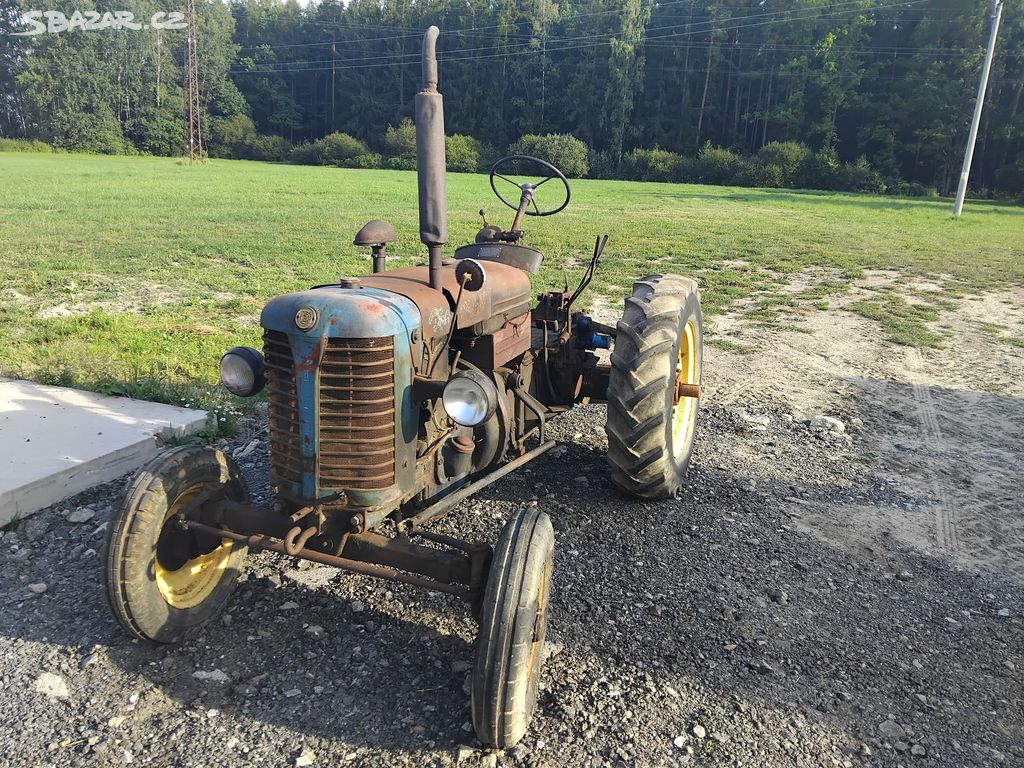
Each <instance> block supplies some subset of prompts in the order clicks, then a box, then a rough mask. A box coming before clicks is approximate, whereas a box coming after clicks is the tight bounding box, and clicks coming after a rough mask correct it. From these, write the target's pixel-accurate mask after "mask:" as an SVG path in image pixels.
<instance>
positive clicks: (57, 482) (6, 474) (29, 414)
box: [0, 380, 206, 525]
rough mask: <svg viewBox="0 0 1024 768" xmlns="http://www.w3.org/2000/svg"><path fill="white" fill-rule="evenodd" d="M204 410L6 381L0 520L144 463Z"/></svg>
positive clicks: (1, 393)
mask: <svg viewBox="0 0 1024 768" xmlns="http://www.w3.org/2000/svg"><path fill="white" fill-rule="evenodd" d="M205 425H206V412H205V411H196V410H191V409H189V408H178V407H175V406H172V405H162V404H160V403H148V402H144V401H142V400H130V399H128V398H124V397H106V396H104V395H98V394H96V393H95V392H83V391H81V390H77V389H66V388H64V387H50V386H46V385H43V384H33V383H32V382H28V381H8V380H0V525H5V524H6V523H8V522H10V521H11V520H13V519H14V518H22V517H25V516H26V515H30V514H32V513H33V512H35V511H37V510H39V509H42V508H44V507H48V506H50V505H51V504H55V503H56V502H58V501H61V500H63V499H66V498H67V497H69V496H73V495H75V494H76V493H81V492H82V491H84V490H87V489H88V488H91V487H93V486H94V485H99V484H100V483H105V482H108V481H110V480H113V479H115V478H117V477H120V476H121V475H123V474H125V473H127V472H131V471H132V470H134V469H137V468H138V467H140V466H142V464H144V463H145V462H146V461H148V460H149V459H150V458H151V457H152V456H154V455H155V454H156V453H157V452H158V450H159V443H158V441H157V437H171V436H184V435H188V434H191V433H193V432H195V431H197V430H199V429H202V428H203V427H204V426H205Z"/></svg>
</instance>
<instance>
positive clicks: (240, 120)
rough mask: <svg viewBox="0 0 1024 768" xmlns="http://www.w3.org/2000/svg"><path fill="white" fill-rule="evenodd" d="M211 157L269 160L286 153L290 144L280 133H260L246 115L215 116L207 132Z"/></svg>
mask: <svg viewBox="0 0 1024 768" xmlns="http://www.w3.org/2000/svg"><path fill="white" fill-rule="evenodd" d="M207 136H208V137H209V138H208V149H209V152H210V156H211V157H223V158H226V159H228V160H271V161H279V160H284V159H285V158H286V157H288V155H289V152H290V150H291V144H290V143H289V142H288V140H287V139H285V138H283V137H281V136H261V135H260V134H258V133H256V126H255V124H254V123H253V121H252V120H251V119H250V118H248V117H247V116H246V115H232V116H231V117H225V118H221V119H218V120H214V121H213V124H212V125H211V126H210V131H209V133H208V134H207Z"/></svg>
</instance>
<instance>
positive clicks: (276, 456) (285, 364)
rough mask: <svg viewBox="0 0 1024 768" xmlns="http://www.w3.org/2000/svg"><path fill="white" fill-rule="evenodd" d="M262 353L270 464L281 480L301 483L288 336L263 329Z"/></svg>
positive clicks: (296, 418)
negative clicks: (264, 362) (264, 372)
mask: <svg viewBox="0 0 1024 768" xmlns="http://www.w3.org/2000/svg"><path fill="white" fill-rule="evenodd" d="M263 357H264V359H265V361H266V375H267V420H268V422H269V424H270V468H271V470H272V472H273V474H274V475H276V476H277V477H278V478H280V479H281V480H287V481H289V482H292V483H301V482H302V454H301V452H300V450H299V417H298V404H297V402H296V399H295V367H294V365H293V363H292V350H291V345H290V344H289V343H288V337H287V336H286V335H285V334H283V333H281V332H279V331H264V333H263Z"/></svg>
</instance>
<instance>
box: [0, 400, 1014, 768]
mask: <svg viewBox="0 0 1024 768" xmlns="http://www.w3.org/2000/svg"><path fill="white" fill-rule="evenodd" d="M603 425H604V410H603V408H601V407H598V406H587V407H582V408H579V409H577V410H576V411H574V412H571V413H569V414H567V415H565V416H563V417H561V419H560V420H559V421H558V422H557V423H556V425H555V428H554V433H555V434H554V436H555V437H556V438H558V439H559V440H561V441H563V442H564V444H563V445H562V446H560V447H558V448H556V449H555V450H554V451H552V452H551V453H550V454H549V455H548V456H546V457H544V458H542V459H540V460H538V461H537V462H534V463H533V464H531V465H530V467H528V468H527V469H526V470H525V471H521V472H519V473H517V474H513V475H512V476H510V477H509V478H507V479H505V480H503V481H501V482H499V483H498V484H496V485H494V486H492V487H491V488H489V489H487V490H486V491H484V492H483V493H481V494H480V495H478V496H477V497H476V498H475V499H473V500H471V501H470V502H467V503H464V504H462V505H461V506H460V507H459V508H458V509H457V510H456V512H455V513H454V514H453V515H452V516H451V517H449V518H448V519H447V520H445V521H443V522H442V523H441V524H440V525H439V526H438V528H439V529H440V530H444V531H450V532H455V533H458V534H460V535H462V536H465V537H467V538H474V537H482V538H487V539H490V540H493V539H494V538H495V537H496V534H497V531H498V530H499V528H500V526H501V524H502V523H503V521H504V520H505V519H506V518H507V517H508V515H510V514H511V513H512V512H513V511H514V510H515V509H517V508H518V507H519V506H521V505H523V504H534V503H535V504H539V505H540V506H541V508H543V509H544V510H546V511H547V512H549V513H550V514H551V516H552V518H553V521H554V525H555V530H556V535H557V539H558V544H557V549H556V582H555V583H556V589H557V592H556V594H555V597H554V600H553V603H552V605H551V615H550V622H551V624H550V630H549V635H550V638H549V643H548V646H547V652H548V660H547V663H546V666H545V669H544V675H543V680H542V691H541V696H540V704H539V708H538V713H537V716H536V719H535V720H534V723H533V726H532V727H531V729H530V731H529V732H528V734H527V736H526V738H525V739H524V740H523V742H522V743H521V744H519V745H518V746H516V747H515V748H514V749H512V750H510V751H508V752H505V753H493V752H485V751H483V750H480V749H479V748H478V747H477V746H476V745H475V739H474V737H473V734H472V729H471V726H470V724H469V704H468V697H467V695H466V690H468V686H467V681H466V677H467V670H468V669H469V665H470V661H471V656H472V642H473V637H474V633H475V625H474V623H473V622H472V621H471V620H470V618H469V617H468V614H467V610H466V608H465V607H464V606H463V605H462V604H461V603H459V602H457V601H456V600H454V599H452V598H448V597H446V596H443V595H440V594H432V593H425V592H422V591H419V590H416V589H413V588H411V587H405V586H404V585H394V584H387V583H382V582H374V581H372V580H369V579H366V578H363V577H360V576H354V575H345V574H340V573H338V572H336V571H334V570H332V569H330V568H327V567H321V566H310V565H309V564H302V565H298V564H297V563H296V562H295V561H292V560H286V559H283V558H278V557H276V556H274V555H272V554H270V553H261V554H259V555H255V556H252V557H251V558H250V564H251V567H250V569H249V571H248V574H247V575H246V576H244V577H243V579H244V581H243V582H242V583H241V584H240V586H239V588H238V591H237V592H236V594H235V597H234V599H233V602H232V604H231V608H230V610H229V612H228V613H226V614H225V615H224V616H223V619H222V621H220V622H219V623H216V624H214V625H211V626H209V627H208V628H207V629H206V630H205V631H204V632H203V633H202V634H200V635H198V636H196V637H195V638H194V639H192V640H191V641H190V642H188V643H187V644H185V645H182V646H177V647H153V646H150V645H147V644H142V643H138V642H133V641H130V640H128V639H127V638H126V637H125V636H124V635H123V634H122V633H121V631H120V630H119V629H118V627H117V626H116V625H115V623H114V621H113V619H112V618H111V617H110V614H109V613H108V611H107V608H106V605H105V602H104V597H103V594H102V590H101V584H100V567H99V566H100V563H99V556H98V554H97V553H98V552H99V550H101V548H102V543H103V538H104V534H105V528H106V525H107V519H108V516H109V514H110V509H111V505H113V504H114V503H115V500H116V498H117V496H118V494H119V493H120V489H121V487H122V486H123V481H122V482H120V483H113V484H111V485H108V486H105V487H102V488H99V489H97V490H95V491H92V492H90V493H88V494H85V495H83V496H80V497H78V498H76V499H72V500H70V501H69V502H66V503H64V504H62V505H60V506H59V507H57V508H53V509H50V510H46V511H44V512H42V513H41V514H38V515H36V516H34V517H32V518H30V519H29V520H27V521H25V522H23V523H22V524H21V525H20V526H19V527H17V528H16V529H14V530H10V531H7V532H5V533H4V534H3V537H2V538H0V712H2V715H0V720H2V722H3V727H2V729H0V734H2V735H0V755H2V757H0V763H4V764H8V765H12V766H35V765H40V766H43V765H58V766H79V765H97V766H107V765H120V764H126V763H131V764H137V765H156V766H203V765H208V766H214V765H216V766H220V765H268V766H281V765H307V764H311V765H318V766H319V765H373V766H377V765H409V766H424V765H453V764H456V763H458V764H463V765H495V764H497V765H531V766H566V767H567V766H587V765H594V766H598V765H601V766H604V765H626V766H633V765H636V766H660V765H680V764H684V763H689V764H693V765H708V766H734V765H747V766H792V765H797V766H832V765H839V766H852V765H858V766H859V765H878V766H898V765H905V766H939V765H942V766H991V765H996V764H1000V763H1005V764H1007V765H1021V764H1024V714H1022V709H1024V680H1022V678H1024V672H1022V670H1024V639H1022V638H1024V635H1022V618H1021V617H1022V615H1024V596H1022V591H1021V588H1020V587H1019V586H1018V585H1017V584H1015V583H1013V582H1012V581H1010V580H1009V579H1008V578H1006V577H1003V576H1000V574H999V573H995V572H984V573H983V572H972V571H968V570H961V569H957V568H956V567H953V566H951V565H949V564H948V563H947V561H946V560H943V559H937V558H931V557H927V556H925V555H922V554H919V553H918V552H917V551H912V550H909V549H907V548H906V547H905V545H904V544H902V543H900V542H899V541H898V540H897V539H896V538H894V537H891V538H887V537H885V536H881V537H880V539H879V542H880V543H879V544H877V545H870V546H869V545H864V546H863V547H860V548H851V547H849V546H843V547H840V546H838V545H835V546H834V545H833V544H832V543H830V541H829V538H828V536H827V535H822V533H821V532H820V531H818V532H817V533H815V532H813V531H811V532H809V531H808V530H807V529H806V526H805V525H802V522H803V518H804V515H805V511H807V510H814V511H815V514H816V515H817V516H820V515H821V514H822V512H823V511H824V512H826V513H827V512H828V511H829V510H830V509H833V508H834V509H835V510H837V512H836V514H837V515H839V516H840V517H837V518H836V519H835V520H833V521H832V524H833V525H835V526H843V525H844V521H843V519H842V517H841V515H842V514H844V512H842V511H841V510H844V509H850V508H853V507H854V506H859V507H865V506H875V507H879V508H886V509H889V510H892V509H896V510H900V509H902V510H905V512H906V514H908V515H910V514H913V513H914V512H915V511H919V510H920V509H921V507H922V506H923V505H926V504H927V500H926V499H923V498H921V497H919V496H917V495H915V494H913V493H910V492H909V491H907V490H906V489H903V488H901V487H900V485H899V483H896V482H893V481H891V480H888V481H887V480H884V479H882V476H881V475H876V474H873V470H872V467H871V465H870V464H869V463H864V462H860V461H854V460H851V456H854V455H855V454H856V449H857V446H858V444H859V441H860V440H861V434H860V432H859V431H858V430H857V429H856V428H855V427H852V426H851V429H850V430H848V431H847V432H844V433H841V432H838V431H833V430H832V429H829V428H828V426H827V425H826V426H823V427H815V428H812V427H810V426H809V425H807V424H806V423H805V422H804V421H802V420H801V419H799V418H797V419H794V417H793V413H792V412H791V411H789V410H787V409H785V408H782V407H779V408H774V407H773V408H765V407H763V406H760V407H759V406H757V405H753V404H747V405H745V406H744V407H739V406H735V405H734V406H730V407H728V408H726V407H720V406H719V407H716V406H711V407H709V408H707V409H705V411H704V412H703V413H702V416H701V424H700V429H699V433H698V434H699V437H698V446H697V453H696V456H695V459H694V464H693V468H692V469H691V475H690V484H689V487H688V489H687V491H686V493H685V495H684V496H683V497H682V498H681V499H679V500H677V501H666V502H660V503H654V504H640V503H636V502H634V501H631V500H629V499H627V498H625V497H623V496H621V495H620V494H618V493H617V492H615V491H614V490H613V489H612V487H611V485H610V483H609V481H608V479H607V477H606V475H607V472H606V468H605V463H604V449H605V445H606V443H605V438H604V433H603ZM222 447H223V448H224V449H225V450H227V451H231V452H236V453H243V452H245V451H248V453H247V454H246V455H245V456H244V457H242V458H240V459H239V460H240V461H241V462H242V463H243V466H244V469H245V471H246V473H247V474H248V476H249V479H250V483H251V486H252V488H253V490H254V495H256V496H257V497H264V498H265V497H266V495H267V493H268V488H267V481H266V464H267V456H266V447H265V444H264V443H263V442H262V441H261V440H259V439H257V440H256V441H252V440H250V439H240V440H237V441H233V442H229V443H226V444H225V445H224V446H222Z"/></svg>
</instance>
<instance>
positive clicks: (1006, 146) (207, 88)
mask: <svg viewBox="0 0 1024 768" xmlns="http://www.w3.org/2000/svg"><path fill="white" fill-rule="evenodd" d="M19 3H22V0H0V137H15V138H19V139H27V140H38V141H42V142H46V143H47V144H50V145H54V146H57V147H63V148H68V149H87V150H91V151H101V152H132V151H137V152H147V153H153V154H167V155H173V154H178V153H180V151H181V147H182V145H183V143H184V122H183V116H182V77H181V62H182V49H183V33H182V32H180V31H172V30H143V31H130V30H115V29H107V30H104V31H99V32H86V31H70V32H65V33H62V34H42V35H38V36H34V37H17V36H12V35H11V34H10V32H11V31H15V30H18V29H23V28H24V27H23V26H19V23H20V22H19V17H20V15H21V13H22V10H23V8H24V7H25V6H24V5H23V4H21V5H19ZM50 5H52V6H53V7H54V9H55V10H57V9H60V10H64V11H65V12H66V13H67V14H68V15H70V14H71V13H72V12H73V11H74V10H84V6H86V5H88V6H89V7H90V8H92V7H94V6H93V5H92V4H89V3H82V2H77V0H59V1H58V2H54V3H51V4H50ZM117 7H118V8H127V9H129V10H131V11H133V12H134V13H135V16H136V18H137V19H144V18H148V17H149V16H150V15H151V14H152V13H154V12H156V11H161V10H163V11H166V10H171V9H169V8H164V7H162V6H161V5H160V3H159V1H158V0H127V1H126V2H119V3H118V4H117ZM95 8H96V10H105V7H104V6H103V5H102V3H101V4H99V5H96V6H95ZM989 9H990V4H989V3H988V2H987V1H986V0H902V2H895V0H661V1H660V2H653V0H587V2H583V1H582V0H423V1H416V2H414V1H413V0H350V2H347V3H342V2H338V1H337V0H335V1H334V2H322V3H319V4H310V5H308V6H306V7H303V6H301V5H299V4H298V3H297V2H295V1H294V0H288V1H287V2H280V1H279V0H234V1H233V2H230V3H228V4H224V3H222V2H220V1H219V0H212V1H211V0H199V1H198V2H197V11H198V13H199V25H198V35H197V37H198V45H199V54H200V55H199V66H200V79H201V85H202V96H203V101H204V107H205V112H206V121H205V123H204V129H205V130H206V134H207V137H208V139H209V140H210V147H211V152H213V153H215V154H216V153H220V154H222V155H231V156H251V157H262V158H267V159H281V160H287V159H290V160H292V161H295V162H320V163H331V164H341V165H344V164H349V165H353V164H355V165H358V164H362V165H364V166H368V167H378V166H388V165H390V167H404V166H403V163H406V161H407V160H408V158H405V159H402V153H401V151H395V150H394V148H395V147H397V146H398V145H397V144H396V143H395V142H396V141H397V140H398V139H397V138H396V137H400V134H401V131H402V130H404V129H403V120H404V119H407V118H409V117H410V115H411V105H412V98H413V95H414V94H415V92H416V91H417V90H418V88H419V77H420V74H419V47H420V36H421V34H422V30H423V29H424V28H425V27H426V26H427V25H428V24H432V23H433V24H437V25H438V26H439V27H440V28H441V30H442V35H441V38H440V41H439V58H440V59H441V90H442V91H443V93H444V95H445V102H446V121H447V127H448V130H449V132H450V133H451V134H453V135H456V136H458V137H459V138H458V139H457V141H456V142H455V145H454V149H455V150H456V152H457V154H458V152H461V153H462V154H461V155H459V157H461V158H462V161H461V162H463V164H464V165H465V166H466V169H469V168H468V166H469V165H470V164H471V163H470V160H469V159H467V157H471V156H475V157H476V162H477V163H480V164H484V163H485V162H486V161H487V160H488V159H490V158H492V157H493V156H496V155H499V154H501V153H503V152H504V151H506V150H507V149H508V148H509V147H510V146H512V145H515V144H517V143H518V144H519V145H520V146H522V145H523V142H526V144H528V145H530V146H533V147H535V148H536V147H538V146H540V147H542V148H543V147H549V148H550V147H555V146H558V147H563V148H565V147H568V146H570V145H571V147H572V149H571V152H573V153H576V155H578V153H579V148H578V147H577V146H576V144H572V143H571V142H570V141H569V139H570V138H571V139H573V140H578V142H581V143H582V146H583V147H584V150H583V151H584V152H585V154H586V162H585V166H586V169H587V170H586V172H587V173H589V174H590V175H595V176H611V177H614V176H623V177H633V178H652V179H665V180H676V179H691V178H692V179H698V178H699V179H704V178H707V175H708V174H707V172H706V169H707V168H708V167H711V166H714V167H715V168H718V165H722V164H724V167H725V168H726V169H727V170H728V173H727V174H726V173H725V171H721V169H718V170H716V171H715V172H714V174H712V175H715V174H717V175H718V176H723V174H725V175H724V176H723V177H724V178H725V179H726V180H727V181H730V182H732V183H750V184H767V185H780V184H781V185H789V186H793V185H803V184H808V183H809V184H810V185H812V186H829V185H830V184H833V185H836V186H842V185H843V184H846V183H847V181H849V180H853V181H849V184H848V185H847V186H849V185H852V186H853V187H854V188H874V187H877V186H878V185H879V184H880V185H881V186H882V188H884V189H889V190H891V191H907V190H908V189H910V188H911V187H910V185H916V187H915V188H920V189H924V190H930V189H934V190H936V191H938V192H941V193H948V192H950V191H951V189H952V188H954V187H955V183H956V178H957V176H958V173H959V165H960V161H961V159H962V153H963V147H964V142H965V140H966V134H967V128H968V125H969V121H970V115H971V110H972V107H973V102H974V94H975V89H976V87H977V81H978V75H979V72H980V68H981V59H982V55H983V52H984V44H985V39H986V34H987V29H988V24H989ZM406 127H407V124H406ZM389 129H391V132H392V135H391V140H390V143H389V139H388V135H389ZM339 137H344V138H339ZM349 140H351V141H354V142H356V144H351V143H349V144H348V145H346V146H345V147H342V146H341V145H342V144H344V143H345V142H349ZM531 142H532V143H531ZM339 147H341V148H340V149H339ZM346 147H347V148H346ZM339 153H340V154H339ZM574 156H575V155H574ZM356 158H361V159H360V160H357V159H356ZM396 158H397V159H396ZM776 160H778V162H776ZM716 163H717V164H718V165H715V164H716ZM406 164H407V163H406ZM701 169H704V170H701ZM780 169H781V170H780ZM785 169H789V170H785ZM815 169H818V171H820V173H821V174H824V175H823V176H822V179H825V178H826V177H827V178H828V179H831V180H832V181H831V182H828V181H823V180H820V179H819V180H816V177H815V175H814V173H815ZM784 170H785V173H783V171H784ZM780 174H781V175H780ZM865 178H866V179H867V180H868V181H867V182H866V183H865V182H864V181H863V180H864V179H865ZM844 180H847V181H844ZM971 187H972V191H973V192H974V193H975V194H985V193H992V194H994V193H1011V194H1012V193H1019V192H1020V191H1021V190H1024V8H1022V4H1021V0H1011V1H1010V2H1007V3H1006V8H1005V11H1004V20H1003V27H1002V29H1001V32H1000V38H999V44H998V48H997V50H996V56H995V63H994V65H993V69H992V74H991V81H990V86H989V96H988V99H987V103H986V109H985V113H984V117H983V121H982V126H981V131H980V134H979V142H978V146H977V151H976V154H975V162H974V169H973V172H972V177H971Z"/></svg>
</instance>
